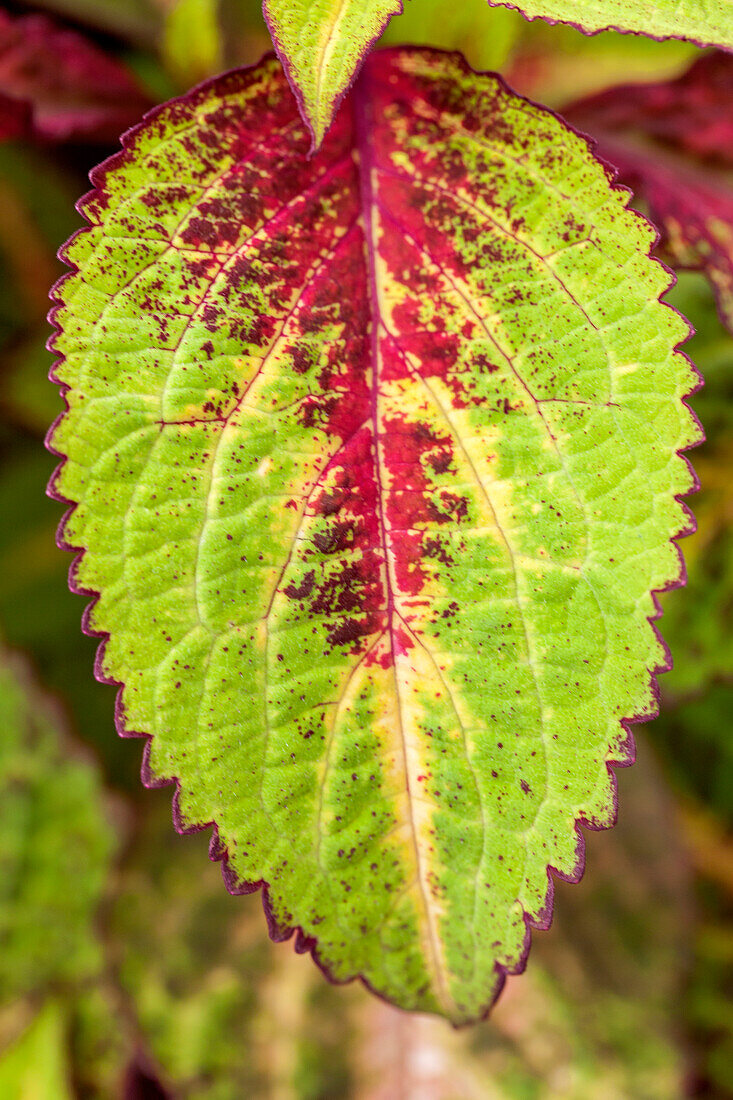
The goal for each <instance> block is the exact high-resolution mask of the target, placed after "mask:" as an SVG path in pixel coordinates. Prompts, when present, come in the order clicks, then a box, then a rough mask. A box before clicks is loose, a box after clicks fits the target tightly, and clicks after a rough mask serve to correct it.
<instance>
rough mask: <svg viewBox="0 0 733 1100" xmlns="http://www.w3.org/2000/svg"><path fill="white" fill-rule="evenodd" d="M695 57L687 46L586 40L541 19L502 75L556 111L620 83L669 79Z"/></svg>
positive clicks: (631, 39) (632, 38)
mask: <svg viewBox="0 0 733 1100" xmlns="http://www.w3.org/2000/svg"><path fill="white" fill-rule="evenodd" d="M495 10H497V11H499V10H503V9H498V8H497V9H495ZM696 56H698V51H697V50H696V49H695V47H694V46H690V45H689V44H688V43H686V42H672V41H670V42H653V41H651V40H650V39H648V38H642V37H641V36H636V35H628V34H626V35H621V34H614V33H612V32H608V33H605V34H597V35H594V36H593V37H592V38H588V37H587V36H586V35H584V34H581V33H580V31H577V30H574V29H573V28H572V27H564V26H557V27H549V26H548V25H547V24H546V23H542V22H540V21H539V20H537V22H535V23H530V24H525V26H524V29H523V31H522V34H521V37H520V39H519V41H518V43H517V45H516V47H515V48H514V50H513V51H512V55H511V58H510V59H509V64H508V67H507V68H506V69H505V70H504V71H505V73H506V77H507V80H508V81H509V83H510V84H511V85H512V87H513V88H515V89H516V90H517V91H518V92H522V93H523V94H524V95H529V96H531V97H532V98H533V99H536V100H539V102H541V103H546V104H548V105H550V106H553V107H557V106H561V105H563V104H565V103H567V102H569V101H570V100H571V99H574V98H576V97H578V96H581V95H589V94H590V93H592V92H596V91H599V90H600V89H601V88H606V87H608V86H609V85H612V84H618V83H620V82H622V81H629V80H666V79H669V78H671V77H674V76H677V75H678V74H679V73H680V72H681V71H682V70H683V69H684V68H685V66H686V64H687V63H688V62H689V61H691V60H692V59H693V58H694V57H696Z"/></svg>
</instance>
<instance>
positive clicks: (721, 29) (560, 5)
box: [488, 0, 733, 48]
mask: <svg viewBox="0 0 733 1100" xmlns="http://www.w3.org/2000/svg"><path fill="white" fill-rule="evenodd" d="M488 3H489V4H490V5H491V6H492V7H499V6H501V7H506V8H514V9H515V11H519V12H521V13H522V15H524V16H525V17H526V18H527V19H546V20H547V21H548V22H550V23H569V24H570V25H571V26H573V27H576V28H577V29H578V30H580V31H583V32H584V33H585V34H595V33H597V32H598V31H607V30H615V31H622V32H623V31H634V32H636V33H638V34H646V35H649V36H650V37H651V38H658V39H662V38H682V39H685V40H686V41H688V42H694V43H695V44H696V45H698V46H727V47H729V48H733V10H731V7H730V4H728V3H727V2H723V3H715V4H708V3H707V2H706V0H687V2H686V3H685V4H684V5H680V4H679V3H677V0H658V2H657V3H655V4H654V5H650V4H648V3H647V2H646V0H579V2H577V0H576V2H573V3H571V2H570V0H520V2H519V3H509V0H488Z"/></svg>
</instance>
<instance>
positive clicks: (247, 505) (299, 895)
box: [52, 50, 699, 1022]
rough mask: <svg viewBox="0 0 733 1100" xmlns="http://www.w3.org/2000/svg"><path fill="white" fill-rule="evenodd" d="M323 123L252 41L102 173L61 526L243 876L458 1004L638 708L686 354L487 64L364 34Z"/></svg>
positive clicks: (90, 241)
mask: <svg viewBox="0 0 733 1100" xmlns="http://www.w3.org/2000/svg"><path fill="white" fill-rule="evenodd" d="M308 146H309V138H308V134H307V132H306V128H305V126H304V125H303V123H302V121H301V119H300V117H299V115H298V111H297V107H296V104H295V101H294V100H293V98H292V96H291V95H290V93H289V91H288V88H287V84H286V81H285V78H284V76H283V74H282V71H281V69H280V67H279V65H278V64H277V62H276V61H275V60H274V59H271V60H266V61H265V62H263V63H262V64H261V65H260V66H258V67H256V68H254V69H250V70H245V71H240V72H236V73H233V74H229V75H227V76H224V77H221V78H219V79H217V80H216V81H214V82H212V83H210V84H208V85H206V86H204V87H203V88H201V89H199V90H197V91H196V92H194V93H192V94H191V95H190V96H189V97H187V98H185V99H183V100H178V101H175V102H173V103H171V104H168V105H166V106H164V107H162V108H160V109H159V110H158V111H156V112H154V113H153V114H152V115H151V116H149V117H148V120H147V121H146V122H145V123H144V124H143V125H142V126H141V127H140V128H138V130H137V131H135V132H134V133H133V134H132V135H131V136H129V137H128V138H126V141H125V148H124V150H123V152H122V153H121V154H120V155H118V156H117V157H116V158H114V159H113V160H112V161H111V162H108V164H107V165H106V166H103V168H102V169H100V170H98V171H97V172H96V173H95V175H94V182H95V184H96V190H95V191H94V192H92V193H91V194H90V196H88V197H87V198H86V200H85V201H84V206H83V210H84V213H85V215H86V218H87V220H88V222H89V228H87V229H85V230H84V231H82V232H81V233H80V234H79V235H77V236H76V237H75V238H73V239H72V241H71V242H70V244H69V245H68V246H67V250H66V258H67V260H68V262H69V263H70V265H72V267H73V269H74V271H73V273H72V274H71V275H70V276H69V277H67V279H66V280H65V281H64V282H63V283H62V284H61V286H60V287H59V289H58V291H57V297H58V301H59V303H60V308H59V310H58V312H57V314H56V322H57V325H58V328H59V332H58V334H57V336H56V349H57V350H58V352H59V353H60V354H61V355H62V357H63V358H62V361H61V362H60V363H59V365H58V367H57V377H58V380H59V381H60V382H61V384H62V386H63V387H64V390H65V391H66V398H67V402H68V405H69V410H68V412H67V413H66V415H65V416H64V417H63V418H62V419H61V421H60V422H59V423H58V425H57V426H56V428H55V430H54V432H53V435H52V446H53V448H54V449H55V450H56V451H57V452H58V453H59V454H60V455H62V456H64V458H65V461H64V462H63V463H62V466H61V468H60V471H59V474H58V477H57V480H56V482H55V491H56V492H57V493H58V494H59V495H60V496H62V497H63V498H64V499H66V500H68V501H70V502H72V503H73V504H74V505H75V507H74V508H73V509H72V511H71V513H70V515H69V516H68V518H67V521H66V524H65V529H64V535H63V537H64V540H65V543H66V544H67V545H68V546H71V547H75V548H79V549H82V550H83V551H84V553H83V554H82V555H81V556H80V557H79V558H78V559H77V562H76V565H75V568H74V572H73V583H74V585H75V587H77V588H78V589H79V590H80V591H82V592H85V593H88V594H99V595H98V598H97V599H96V601H95V603H94V604H93V605H92V607H91V609H90V611H89V616H88V626H89V628H90V629H92V630H94V631H96V632H98V633H100V634H103V635H108V636H109V637H108V640H107V641H106V643H105V646H104V648H103V651H102V654H101V657H100V672H101V674H103V675H105V676H106V677H107V678H109V679H111V680H114V681H116V682H119V683H121V684H123V685H124V686H123V688H122V692H121V696H120V704H119V711H120V724H121V728H122V730H123V732H139V733H144V734H147V735H151V738H152V740H151V741H150V744H149V752H148V755H146V765H145V767H146V769H147V773H148V775H149V776H150V778H152V777H156V778H157V779H159V780H166V779H168V780H171V779H174V778H175V779H176V780H177V781H178V784H179V790H178V794H177V803H176V804H177V812H178V813H179V815H180V820H181V823H188V824H191V825H195V824H199V825H203V824H206V823H216V832H215V840H214V842H213V851H214V854H219V855H224V854H225V855H226V867H227V876H228V881H229V884H230V886H231V887H232V888H239V889H251V888H254V887H255V886H257V885H265V894H266V903H267V907H268V911H269V914H270V922H271V929H272V931H273V933H274V934H275V935H278V936H285V935H287V934H289V932H290V931H291V930H292V929H293V928H298V929H299V932H298V941H297V942H298V946H299V947H300V948H301V949H306V948H313V949H314V951H315V952H316V953H317V957H318V959H319V961H320V962H321V963H322V965H323V966H324V967H325V968H327V969H328V971H329V972H330V973H331V974H332V975H333V976H334V977H335V978H336V979H338V980H345V979H348V978H350V977H353V976H355V975H357V974H359V975H361V976H363V977H364V978H365V979H366V980H367V981H368V982H369V984H370V985H371V986H372V987H373V988H375V989H376V990H377V991H379V992H380V993H382V994H383V995H385V996H386V997H388V998H390V999H391V1000H393V1001H395V1002H396V1003H398V1004H400V1005H402V1006H403V1007H406V1008H416V1009H422V1010H426V1011H433V1012H439V1013H443V1014H444V1015H446V1016H448V1017H449V1018H450V1019H452V1020H454V1021H456V1022H462V1021H467V1020H471V1019H475V1018H476V1017H478V1016H480V1015H481V1013H483V1012H484V1011H486V1009H487V1008H488V1006H489V1005H490V1003H491V1001H492V999H493V998H494V996H495V995H496V994H497V992H498V990H499V989H500V988H501V984H502V982H503V976H504V974H505V972H506V971H513V970H516V969H518V968H521V966H522V965H523V962H524V958H525V955H526V950H527V945H528V926H529V925H535V926H546V924H547V922H548V920H549V913H550V908H551V885H550V880H549V876H548V866H551V867H553V868H556V869H557V871H558V872H559V873H560V874H562V875H564V876H567V877H577V876H578V875H579V873H580V871H581V869H582V841H581V839H580V834H579V831H578V828H577V822H578V821H579V820H580V821H583V822H585V823H588V824H592V825H594V826H598V827H601V826H607V825H609V824H611V823H612V821H613V818H614V814H615V787H614V779H613V774H612V770H611V767H610V765H611V764H612V763H614V762H615V763H628V762H630V760H631V754H632V750H631V740H630V735H629V733H628V729H627V726H626V724H625V723H626V722H627V720H629V719H632V718H634V717H637V718H638V717H642V716H650V715H651V714H653V713H654V712H655V692H654V687H653V679H652V676H651V675H650V673H651V672H653V671H654V670H657V669H660V668H662V667H664V666H665V665H666V661H667V654H666V650H665V648H664V646H663V644H662V642H661V640H660V639H659V637H658V635H657V634H656V632H655V631H654V629H653V628H652V626H651V625H650V622H649V620H650V619H651V618H653V617H656V614H657V604H656V600H655V598H654V595H653V593H654V592H656V591H658V590H661V589H663V588H665V587H668V586H670V585H673V584H675V583H678V582H679V580H680V575H681V565H680V556H679V551H678V550H677V548H676V546H675V545H674V543H672V542H670V539H671V538H672V537H675V536H677V535H679V534H681V533H683V532H684V531H685V530H686V529H687V528H688V527H689V515H688V513H687V512H686V510H685V508H684V506H683V505H682V504H681V503H680V502H679V497H680V495H681V494H683V493H685V492H687V491H689V489H690V488H691V487H692V486H693V475H692V473H691V471H690V468H689V465H688V464H687V462H686V460H685V459H683V458H681V457H680V455H679V454H678V452H679V451H680V450H682V449H684V448H685V447H688V446H690V445H691V444H693V443H694V442H695V441H697V440H698V438H699V429H698V427H697V425H696V422H695V421H694V419H693V418H692V416H691V414H690V413H689V411H688V410H687V408H686V406H685V405H684V403H683V400H682V398H683V397H684V396H685V395H686V394H688V393H689V392H690V390H691V389H692V388H693V387H694V385H695V382H696V375H695V373H694V371H693V369H692V368H691V366H690V365H689V363H688V362H687V361H686V359H685V358H684V356H682V355H680V354H679V353H678V352H676V351H675V350H674V349H675V347H676V345H677V344H678V343H679V342H680V341H681V340H683V339H684V337H685V336H686V333H687V326H686V324H685V322H684V321H683V320H682V319H681V318H680V317H679V315H677V314H676V313H675V312H674V311H672V310H670V309H669V308H668V307H666V306H664V305H663V304H661V303H660V302H659V300H658V299H659V295H660V293H662V292H663V291H664V290H665V289H666V287H667V285H668V283H669V275H668V273H667V272H666V271H665V270H664V269H663V268H662V267H661V265H659V264H658V263H656V262H655V261H653V260H651V259H650V258H649V256H648V251H649V248H650V247H651V245H652V244H653V240H654V233H653V230H652V228H651V227H650V226H649V225H648V224H647V223H646V222H645V221H644V220H643V219H641V218H640V217H639V216H638V215H636V214H635V213H633V212H631V211H628V210H627V209H626V202H627V201H628V195H627V193H625V192H622V191H619V190H615V189H613V188H612V187H611V186H610V185H609V181H608V178H607V175H606V172H605V170H604V169H603V167H602V166H601V164H600V163H599V162H597V161H596V160H595V159H594V157H593V156H592V154H591V153H590V151H589V149H588V146H587V144H586V142H585V141H584V140H583V139H582V138H580V137H578V136H577V135H576V134H574V133H572V132H571V131H570V130H569V129H568V128H567V127H566V126H565V125H564V124H563V123H562V122H561V121H560V120H559V119H558V118H556V117H554V116H553V115H551V114H549V113H548V112H545V111H543V110H541V109H540V108H538V107H535V106H533V105H531V104H529V103H528V102H527V101H525V100H522V99H520V98H519V97H517V96H515V95H514V94H513V93H511V92H509V91H508V90H507V89H506V87H505V86H504V85H503V84H502V83H501V82H500V81H499V80H498V79H497V78H494V77H488V76H477V75H476V74H475V73H472V72H471V71H470V70H469V69H468V68H467V66H465V64H464V63H463V62H462V61H461V60H460V58H458V57H457V56H455V55H446V54H439V53H433V52H430V51H422V50H413V51H410V50H393V51H388V52H381V53H379V54H375V55H373V56H372V57H370V58H369V59H368V60H367V62H366V64H365V67H364V71H363V73H362V76H361V77H360V79H359V82H358V84H357V85H356V87H355V89H354V91H353V93H352V95H351V98H350V100H349V102H348V103H347V104H346V105H345V107H344V110H342V111H341V112H340V113H339V115H338V117H337V119H336V122H335V123H334V125H333V127H332V129H331V130H330V131H329V133H328V135H327V137H326V140H325V142H324V144H323V146H322V148H321V150H320V151H319V152H318V153H317V154H316V155H315V156H314V157H313V158H311V159H309V158H308V157H307V155H306V154H307V151H308Z"/></svg>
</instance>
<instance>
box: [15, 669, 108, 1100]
mask: <svg viewBox="0 0 733 1100" xmlns="http://www.w3.org/2000/svg"><path fill="white" fill-rule="evenodd" d="M0 727H1V728H2V731H3V736H2V739H0V800H1V801H2V805H3V822H4V826H3V833H2V839H1V840H0V1003H4V1002H6V1001H10V1000H13V999H16V998H19V997H22V996H25V995H28V994H35V993H38V992H40V991H43V990H44V989H45V988H46V987H48V986H49V985H50V984H54V985H58V984H59V983H79V982H83V981H85V980H88V979H89V978H90V977H93V976H95V975H96V974H97V972H98V970H99V967H100V964H101V955H100V946H99V944H98V943H97V941H96V940H95V938H94V937H93V936H92V934H91V932H92V921H93V918H94V914H95V911H96V908H97V906H98V904H99V900H100V897H101V893H102V889H103V886H104V880H105V876H106V873H107V867H108V862H109V858H110V855H111V849H112V845H113V835H112V829H111V826H110V824H109V822H108V821H107V819H106V816H105V813H104V810H103V807H102V804H101V792H100V789H99V780H98V777H97V775H96V772H95V771H94V769H93V768H92V766H91V765H90V764H89V763H88V762H87V761H85V760H83V759H76V758H74V757H73V756H70V755H69V752H68V746H67V745H66V744H65V742H64V740H63V739H62V737H61V735H60V732H59V721H58V717H57V716H56V715H54V713H53V711H52V710H51V709H50V707H49V704H48V702H47V700H45V699H44V698H43V696H41V695H40V694H39V693H38V691H37V689H35V688H34V686H33V684H32V682H31V681H30V680H29V677H28V674H27V671H26V670H25V669H24V667H23V666H22V665H20V664H19V663H18V661H17V659H16V658H14V657H13V658H9V657H8V655H7V654H6V653H4V652H3V653H2V654H0ZM72 882H73V889H69V884H70V883H72ZM0 1094H1V1095H7V1094H6V1093H2V1092H0Z"/></svg>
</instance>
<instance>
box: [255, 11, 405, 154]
mask: <svg viewBox="0 0 733 1100" xmlns="http://www.w3.org/2000/svg"><path fill="white" fill-rule="evenodd" d="M401 11H402V0H306V2H305V3H299V4H293V3H291V0H264V12H265V19H266V20H267V24H268V26H269V28H270V33H271V34H272V41H273V43H274V45H275V49H276V50H277V53H278V56H279V58H280V60H281V61H282V63H283V66H284V67H285V71H286V73H287V74H288V79H289V81H290V84H291V86H292V89H293V92H294V93H295V96H296V99H297V100H298V105H299V107H300V110H301V112H302V114H303V118H304V119H305V120H306V122H307V123H308V126H309V128H310V131H311V133H312V134H313V146H314V148H318V146H319V145H320V144H321V142H322V141H323V135H324V134H325V133H326V130H327V129H328V127H329V126H330V125H331V122H332V120H333V116H334V114H335V112H336V108H337V107H338V105H339V103H340V102H341V100H342V99H343V97H344V95H345V94H346V92H347V91H348V88H349V86H350V85H351V82H352V81H353V79H354V77H355V75H356V73H357V72H358V70H359V67H360V66H361V64H362V63H363V61H364V58H365V57H366V55H367V54H368V52H369V50H370V49H371V48H372V46H373V45H374V43H375V42H376V41H377V39H378V38H379V36H380V35H381V33H382V31H383V30H384V28H385V27H386V25H387V23H388V22H389V20H390V19H391V18H392V16H393V15H396V14H398V13H399V12H401Z"/></svg>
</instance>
